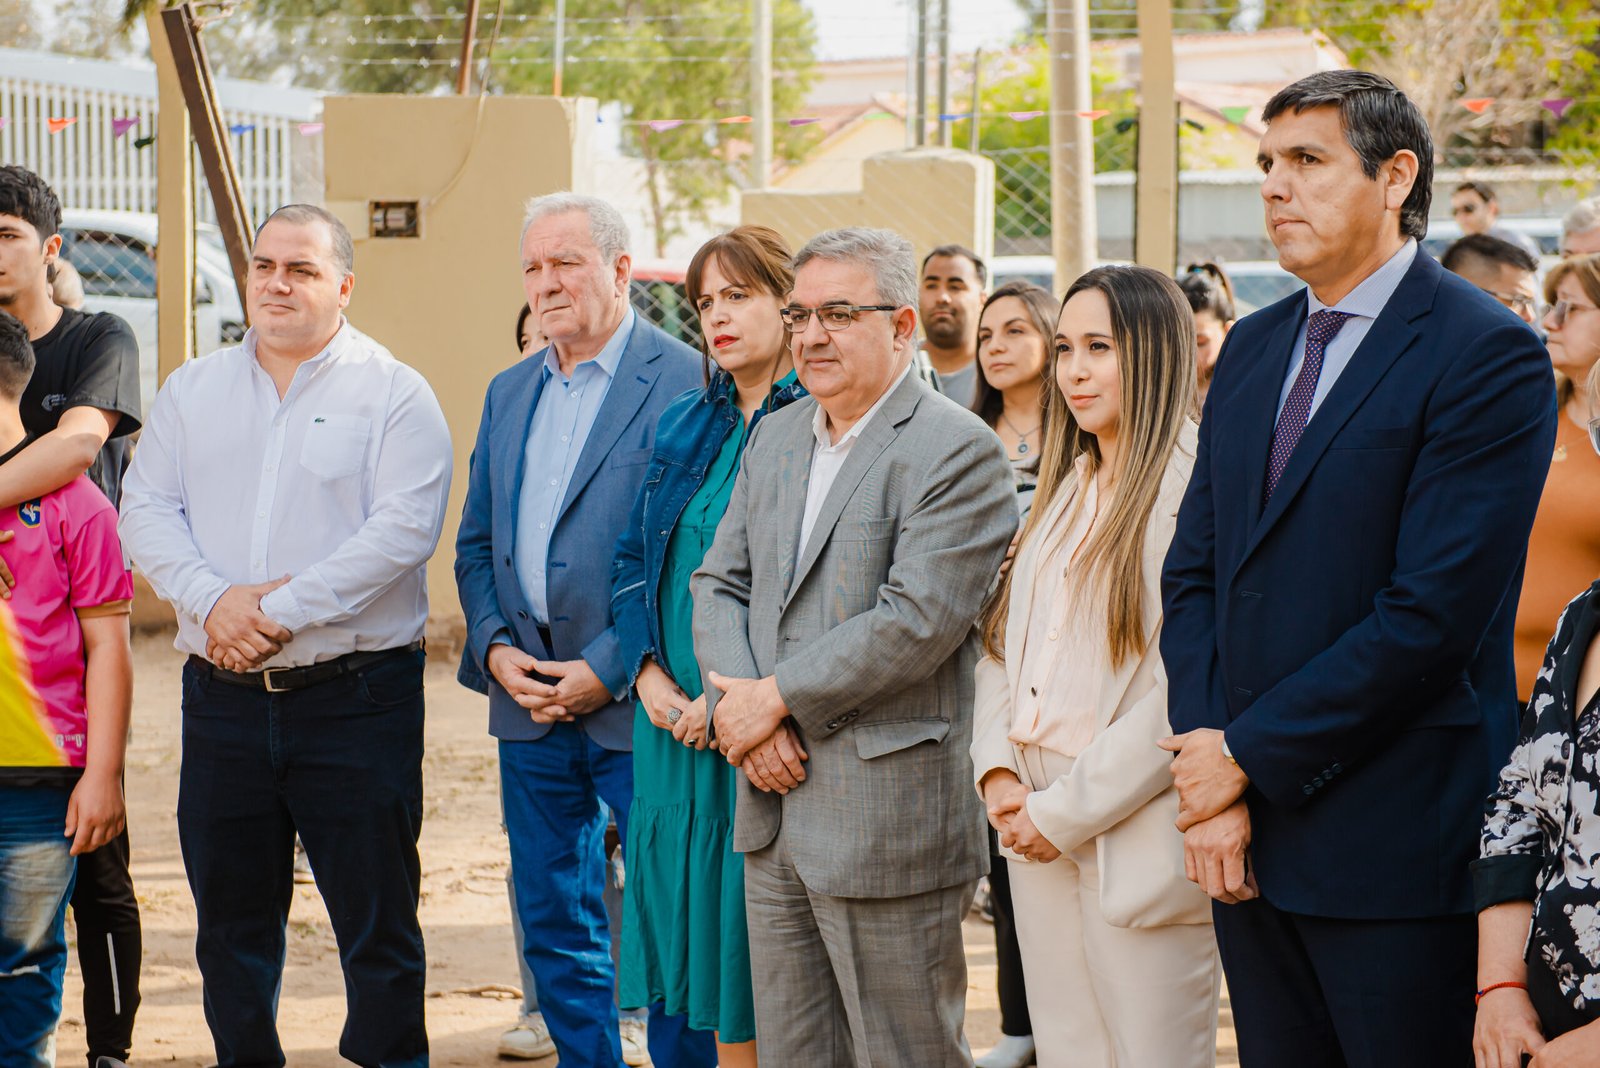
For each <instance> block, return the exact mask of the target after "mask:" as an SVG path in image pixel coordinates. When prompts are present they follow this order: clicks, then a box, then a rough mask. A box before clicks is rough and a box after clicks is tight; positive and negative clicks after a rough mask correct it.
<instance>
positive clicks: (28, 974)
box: [0, 783, 76, 1068]
mask: <svg viewBox="0 0 1600 1068" xmlns="http://www.w3.org/2000/svg"><path fill="white" fill-rule="evenodd" d="M71 796H72V784H71V783H64V784H62V785H60V786H0V1064H3V1065H6V1066H8V1068H10V1066H18V1068H50V1066H51V1065H53V1064H55V1042H54V1041H53V1037H54V1035H55V1033H56V1021H57V1020H59V1019H60V1018H61V980H62V977H63V976H64V975H65V974H66V970H67V939H66V930H65V921H66V916H67V898H69V897H71V896H72V876H73V872H74V871H75V870H76V866H75V865H74V863H73V858H72V855H71V853H70V852H69V850H70V848H71V846H72V840H71V839H70V838H67V837H65V836H64V835H63V834H62V829H63V828H64V827H66V825H67V801H68V799H69V798H70V797H71Z"/></svg>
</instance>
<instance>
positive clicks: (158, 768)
mask: <svg viewBox="0 0 1600 1068" xmlns="http://www.w3.org/2000/svg"><path fill="white" fill-rule="evenodd" d="M134 656H135V665H136V671H135V677H136V686H135V700H134V738H133V743H132V746H131V747H130V749H129V753H128V809H129V811H128V823H129V826H130V827H131V829H132V835H133V874H134V881H135V883H136V884H137V887H138V892H139V902H140V906H141V908H142V909H143V915H144V938H145V952H144V977H143V996H144V1005H143V1008H142V1009H141V1010H140V1013H139V1019H138V1027H137V1031H136V1033H135V1036H134V1051H133V1059H134V1061H135V1062H136V1063H141V1064H154V1063H174V1064H179V1065H194V1066H199V1065H207V1064H210V1063H212V1061H213V1056H212V1045H211V1036H210V1033H209V1032H208V1031H207V1029H206V1025H205V1018H204V1015H203V1013H202V1010H201V1003H200V975H199V972H198V971H197V970H196V968H195V964H194V923H195V920H194V902H193V900H192V898H191V897H190V896H189V888H188V884H187V883H186V882H185V880H184V874H183V862H182V859H181V857H180V856H179V853H178V836H177V824H176V821H175V819H174V816H173V813H174V811H175V809H176V806H177V791H178V781H177V770H178V760H179V754H180V735H179V711H178V699H179V694H178V672H179V667H180V665H181V657H180V656H179V655H178V654H177V653H176V652H174V651H173V650H172V648H171V641H170V638H169V637H166V636H161V635H144V636H140V637H138V638H136V639H135V645H134ZM427 685H428V722H427V756H426V763H425V767H424V773H423V774H424V782H425V787H426V793H427V802H426V817H425V822H424V825H423V832H422V844H421V852H422V906H421V915H422V925H423V931H424V934H425V936H426V938H427V943H428V1006H427V1012H428V1033H429V1035H430V1038H431V1042H432V1050H433V1061H434V1063H435V1064H441V1065H481V1064H484V1063H488V1062H492V1061H494V1060H495V1045H496V1040H497V1038H498V1036H499V1034H500V1032H501V1031H503V1030H504V1029H505V1028H506V1027H508V1026H510V1025H511V1023H512V1022H513V1020H514V1018H515V1016H516V1002H515V1000H513V998H514V994H513V993H511V992H513V991H515V989H516V988H517V986H518V983H519V980H518V978H517V969H516V962H515V959H514V957H513V955H512V948H511V935H510V917H509V912H508V907H507V903H506V895H505V873H506V866H507V858H506V844H505V839H504V837H503V836H502V835H501V833H500V829H499V814H498V807H497V804H496V800H495V791H496V768H495V751H494V746H493V743H492V740H491V739H490V738H489V736H488V735H487V734H486V733H485V729H484V726H485V720H486V715H487V712H486V708H485V702H484V700H483V699H482V698H481V697H479V696H478V695H477V694H474V693H471V692H470V691H468V690H465V689H463V688H462V687H460V686H458V685H457V684H456V682H455V678H454V675H453V673H452V671H451V669H450V667H449V666H448V665H445V664H440V663H434V664H430V665H429V668H428V677H427ZM289 924H290V930H289V952H288V966H287V969H286V972H285V976H284V983H283V997H282V1001H281V1004H280V1007H279V1015H278V1026H279V1030H280V1033H281V1034H282V1036H283V1043H284V1048H285V1049H286V1050H287V1051H288V1056H289V1063H290V1064H291V1065H294V1066H296V1068H298V1066H307V1068H312V1066H324V1065H336V1064H342V1063H345V1062H343V1061H342V1060H341V1059H340V1058H339V1056H338V1053H337V1052H336V1050H337V1046H338V1038H339V1030H340V1027H341V1026H342V1024H343V1020H344V988H343V983H342V979H341V977H340V973H339V965H338V957H337V953H336V950H335V947H334V941H333V933H332V929H331V927H330V926H329V924H328V916H327V912H326V910H325V909H324V907H323V904H322V900H321V898H320V897H318V895H317V892H316V888H315V887H311V886H300V887H296V888H295V900H294V906H293V909H292V912H291V915H290V921H289ZM965 934H966V949H967V962H968V966H969V971H970V989H969V993H968V996H967V1007H968V1011H967V1033H968V1037H969V1040H970V1041H971V1043H972V1047H973V1049H974V1050H977V1051H982V1050H986V1049H988V1048H989V1046H991V1045H992V1044H993V1043H994V1042H995V1040H996V1039H997V1037H998V1029H999V1012H998V1008H997V1005H996V1000H995V963H994V934H993V929H992V928H991V927H990V926H988V925H987V924H984V923H982V922H979V921H977V920H969V921H968V923H967V925H966V930H965ZM496 988H499V989H496ZM81 991H82V987H81V983H80V981H79V977H78V974H77V961H76V959H74V960H73V962H72V966H71V968H70V969H69V971H68V975H67V994H66V1012H65V1014H64V1016H63V1020H62V1025H61V1030H60V1035H59V1040H58V1041H59V1063H60V1064H63V1065H69V1066H70V1065H75V1064H82V1063H83V1053H84V1048H83V1042H84V1037H83V1017H82V1009H81V1004H82V1001H81V998H82V993H81ZM1232 1045H1233V1042H1232V1035H1231V1034H1229V1033H1226V1032H1225V1033H1224V1034H1223V1036H1222V1037H1221V1039H1220V1040H1219V1050H1221V1051H1223V1052H1224V1056H1223V1058H1222V1060H1221V1061H1220V1062H1219V1063H1224V1064H1232V1063H1235V1061H1234V1058H1233V1057H1232V1055H1231V1054H1232ZM507 1063H512V1062H507ZM524 1063H526V1062H524ZM554 1065H555V1058H553V1057H552V1058H550V1059H549V1060H547V1061H542V1062H536V1065H535V1068H554Z"/></svg>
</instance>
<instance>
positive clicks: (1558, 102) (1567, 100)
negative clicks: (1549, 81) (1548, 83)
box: [1539, 96, 1572, 119]
mask: <svg viewBox="0 0 1600 1068" xmlns="http://www.w3.org/2000/svg"><path fill="white" fill-rule="evenodd" d="M1539 106H1540V107H1542V108H1544V109H1545V110H1546V111H1548V112H1549V113H1550V114H1552V115H1554V116H1555V117H1556V118H1558V119H1559V118H1560V117H1561V116H1562V115H1564V114H1565V113H1566V110H1567V109H1568V108H1570V107H1571V106H1572V97H1570V96H1558V97H1553V98H1552V99H1550V100H1541V101H1539Z"/></svg>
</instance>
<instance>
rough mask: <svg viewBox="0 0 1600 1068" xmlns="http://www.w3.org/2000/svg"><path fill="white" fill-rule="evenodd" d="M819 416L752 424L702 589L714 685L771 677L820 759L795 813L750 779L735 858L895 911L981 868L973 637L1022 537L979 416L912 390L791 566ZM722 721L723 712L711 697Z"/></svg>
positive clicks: (799, 406)
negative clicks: (782, 854) (779, 866)
mask: <svg viewBox="0 0 1600 1068" xmlns="http://www.w3.org/2000/svg"><path fill="white" fill-rule="evenodd" d="M815 412H816V401H815V400H812V399H806V400H802V401H798V402H796V403H794V404H792V405H790V406H789V407H787V408H785V409H783V410H782V411H780V412H776V413H774V414H772V415H769V416H767V417H766V418H765V419H763V420H762V421H761V422H760V423H759V424H757V428H756V432H755V433H754V434H753V435H752V436H751V439H750V443H749V445H748V447H747V449H746V452H745V457H744V463H743V465H742V466H741V468H740V470H739V476H738V480H737V481H736V483H735V484H734V489H733V498H732V500H731V501H730V503H729V505H728V511H727V514H726V515H725V516H724V518H723V520H722V524H721V526H719V527H718V528H717V536H716V541H715V542H714V543H713V544H712V546H711V551H710V552H709V553H708V554H707V555H706V558H705V562H704V563H703V564H702V565H701V567H700V570H699V571H697V572H696V573H695V576H694V580H693V591H694V603H695V613H694V632H695V651H696V655H697V656H698V658H699V660H700V667H701V670H702V671H703V672H707V673H709V672H711V671H718V672H720V673H722V674H724V675H727V676H730V677H735V678H761V677H764V676H767V675H776V677H777V683H778V689H779V691H780V692H781V693H782V694H783V698H784V700H785V701H786V702H787V703H788V706H789V709H790V712H791V713H792V715H793V721H794V723H795V724H797V725H798V727H799V733H800V735H801V737H802V739H803V741H804V743H805V746H806V748H807V750H808V751H809V752H810V756H811V759H810V762H809V763H808V765H807V776H808V777H807V779H806V781H805V782H804V783H802V784H801V785H800V787H799V788H798V789H796V790H792V791H790V792H789V793H788V794H787V795H784V796H779V795H777V794H767V793H762V792H761V791H759V790H756V789H755V788H754V787H752V786H750V784H749V783H748V782H745V781H743V776H741V777H740V779H741V781H740V791H741V792H740V795H739V802H738V811H737V815H736V818H735V822H734V848H735V849H738V850H739V851H740V852H746V853H748V852H753V851H755V850H759V849H762V848H764V847H766V846H767V845H769V844H770V843H771V842H772V841H773V839H774V838H775V837H776V836H777V833H778V828H779V827H780V826H783V827H784V838H785V842H786V844H787V845H788V847H789V849H790V851H791V852H792V854H793V860H794V864H795V867H796V869H797V871H798V872H799V874H800V876H801V878H802V879H804V881H805V883H806V885H807V886H808V887H810V888H812V889H813V890H816V891H818V892H819V893H823V894H828V895H830V896H835V897H875V898H884V897H901V896H905V895H909V894H919V893H924V892H926V891H929V890H935V889H939V888H941V887H946V886H953V885H955V884H957V883H961V882H965V881H968V880H973V879H976V878H977V877H978V876H980V875H982V874H983V873H984V872H985V871H986V870H987V868H988V843H987V838H986V835H985V831H984V827H985V820H984V813H983V808H982V806H981V805H980V804H979V801H978V798H977V796H976V795H975V794H974V793H973V791H972V762H971V758H970V756H969V755H968V746H969V745H970V744H971V741H972V673H973V666H974V664H975V663H976V660H977V648H978V643H977V639H976V632H975V629H974V626H973V620H974V619H975V618H976V617H977V614H978V610H979V608H980V607H981V605H982V602H983V599H984V596H985V594H986V593H987V592H988V590H989V588H990V586H991V584H992V583H993V582H994V578H995V574H996V572H997V571H998V569H999V567H1000V561H1001V559H1002V558H1003V557H1004V555H1005V551H1006V546H1007V545H1008V544H1009V543H1010V540H1011V536H1012V534H1013V532H1014V531H1015V530H1016V526H1017V506H1016V501H1015V499H1014V498H1015V490H1014V488H1013V486H1012V477H1011V467H1010V465H1009V464H1008V463H1007V462H1006V457H1005V451H1004V450H1003V449H1002V448H1001V446H1000V441H999V439H998V438H996V437H995V435H994V433H993V432H992V431H991V430H990V429H989V428H988V427H987V426H985V425H984V424H983V422H982V421H981V420H979V419H978V417H977V416H975V415H973V414H972V413H971V412H968V411H967V410H966V409H965V408H963V407H961V406H960V405H958V404H956V403H955V402H954V401H951V400H947V399H946V398H944V397H941V396H939V395H938V394H937V393H935V392H934V390H933V389H932V388H930V387H929V386H928V385H927V384H925V383H924V382H922V381H921V380H920V379H918V378H917V377H916V376H915V375H911V376H909V377H907V378H906V379H905V380H903V381H902V382H901V383H900V385H899V386H897V387H895V390H894V392H893V393H892V394H891V395H890V397H889V399H888V400H887V401H886V402H885V403H884V405H883V407H882V408H880V409H879V410H878V412H877V414H876V415H875V416H874V417H873V419H872V421H871V422H869V423H868V424H867V425H866V426H865V427H864V428H863V430H862V433H861V436H860V438H859V439H858V440H857V441H856V443H855V445H854V446H853V447H852V448H851V451H850V455H849V457H848V459H847V460H846V461H845V464H844V467H843V469H842V470H841V471H840V472H839V477H838V478H837V480H836V481H835V482H834V484H833V487H832V489H831V490H830V491H829V493H828V496H827V499H826V500H825V502H824V504H823V506H822V513H821V515H820V516H819V517H818V519H817V523H816V527H815V528H814V530H813V531H812V535H811V539H810V541H809V543H808V544H807V545H806V548H805V552H804V554H803V555H802V554H799V553H798V552H797V548H798V543H799V541H800V525H801V520H802V518H803V516H804V513H805V505H806V486H807V481H808V479H809V476H810V472H811V454H812V448H813V446H814V444H815V441H816V439H815V438H814V436H813V435H812V431H811V423H812V418H813V416H814V413H815ZM706 694H707V701H708V703H709V705H710V710H711V715H712V716H713V719H714V717H715V714H716V700H717V698H718V697H719V696H720V694H719V693H718V692H717V691H716V690H715V689H714V688H712V687H711V686H710V685H707V687H706Z"/></svg>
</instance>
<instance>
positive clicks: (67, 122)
mask: <svg viewBox="0 0 1600 1068" xmlns="http://www.w3.org/2000/svg"><path fill="white" fill-rule="evenodd" d="M77 121H78V117H77V116H76V115H74V116H73V117H72V118H70V119H46V120H45V125H46V126H48V127H50V132H51V133H53V134H58V133H60V132H61V131H62V130H65V129H66V128H67V127H68V126H71V125H72V124H73V123H75V122H77Z"/></svg>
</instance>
